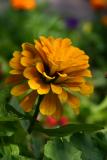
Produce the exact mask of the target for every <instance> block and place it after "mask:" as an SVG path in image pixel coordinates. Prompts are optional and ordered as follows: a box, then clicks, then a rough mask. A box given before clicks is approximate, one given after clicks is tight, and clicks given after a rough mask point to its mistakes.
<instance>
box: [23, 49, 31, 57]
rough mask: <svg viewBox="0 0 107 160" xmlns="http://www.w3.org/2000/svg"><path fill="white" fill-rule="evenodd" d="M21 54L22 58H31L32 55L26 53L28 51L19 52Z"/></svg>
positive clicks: (28, 52)
mask: <svg viewBox="0 0 107 160" xmlns="http://www.w3.org/2000/svg"><path fill="white" fill-rule="evenodd" d="M21 54H22V55H23V56H25V57H28V58H33V55H32V53H31V52H30V51H28V50H23V51H22V52H21Z"/></svg>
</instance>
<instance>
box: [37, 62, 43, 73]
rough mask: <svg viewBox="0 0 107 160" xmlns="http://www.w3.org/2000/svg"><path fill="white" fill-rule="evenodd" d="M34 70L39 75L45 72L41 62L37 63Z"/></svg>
mask: <svg viewBox="0 0 107 160" xmlns="http://www.w3.org/2000/svg"><path fill="white" fill-rule="evenodd" d="M36 69H37V71H38V72H39V73H41V74H42V73H43V72H44V71H45V69H44V65H43V63H42V62H38V63H37V64H36Z"/></svg>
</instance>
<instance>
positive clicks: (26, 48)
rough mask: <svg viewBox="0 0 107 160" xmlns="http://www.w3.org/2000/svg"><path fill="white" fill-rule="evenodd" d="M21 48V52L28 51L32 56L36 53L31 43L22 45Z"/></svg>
mask: <svg viewBox="0 0 107 160" xmlns="http://www.w3.org/2000/svg"><path fill="white" fill-rule="evenodd" d="M22 48H23V50H27V51H30V52H31V53H32V54H34V55H35V53H36V52H37V51H36V49H35V46H34V45H33V44H31V43H23V44H22Z"/></svg>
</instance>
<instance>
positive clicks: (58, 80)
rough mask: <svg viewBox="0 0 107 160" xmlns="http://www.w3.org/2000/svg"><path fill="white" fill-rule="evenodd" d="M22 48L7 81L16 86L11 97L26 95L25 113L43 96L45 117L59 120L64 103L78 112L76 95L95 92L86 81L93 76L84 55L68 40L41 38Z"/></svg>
mask: <svg viewBox="0 0 107 160" xmlns="http://www.w3.org/2000/svg"><path fill="white" fill-rule="evenodd" d="M22 48H23V50H22V51H21V52H18V51H16V52H14V54H13V58H12V59H11V60H10V63H9V64H10V67H11V68H12V70H11V71H10V74H11V76H10V77H9V78H8V80H7V82H8V83H12V84H14V85H15V86H14V87H13V88H12V90H11V94H12V95H14V96H20V95H22V94H25V93H26V94H27V96H25V98H24V99H23V100H22V102H21V103H20V105H21V107H22V108H23V109H24V111H26V112H29V111H31V110H32V108H33V106H34V104H35V101H36V98H37V96H38V95H44V98H43V100H42V102H41V104H40V112H41V113H42V114H43V115H49V116H56V117H60V115H61V113H62V111H63V107H62V103H65V102H68V104H69V105H70V106H71V107H72V109H73V110H74V111H75V112H76V113H79V99H78V98H77V97H76V96H74V95H73V94H74V93H75V92H79V93H81V94H83V95H89V94H90V93H92V92H93V87H92V85H91V84H89V83H88V82H87V81H86V80H85V77H91V76H92V75H91V72H90V70H88V67H89V64H88V61H89V57H88V56H87V55H86V54H85V52H84V51H82V50H80V49H79V48H77V47H74V46H73V45H71V41H70V39H68V38H65V39H61V38H57V39H55V38H53V37H49V38H45V37H40V39H39V40H38V41H35V44H34V45H33V44H29V43H24V44H23V45H22Z"/></svg>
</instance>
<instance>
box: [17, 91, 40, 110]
mask: <svg viewBox="0 0 107 160" xmlns="http://www.w3.org/2000/svg"><path fill="white" fill-rule="evenodd" d="M36 98H37V92H35V91H33V92H31V93H30V94H28V95H27V96H25V97H24V99H23V100H22V101H21V103H20V106H21V107H22V108H23V109H24V111H25V112H30V111H31V110H32V108H33V106H34V104H35V101H36Z"/></svg>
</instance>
